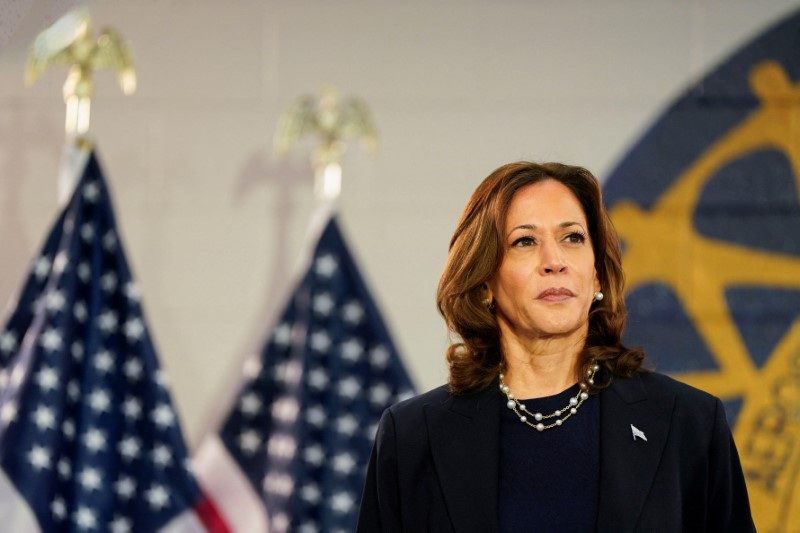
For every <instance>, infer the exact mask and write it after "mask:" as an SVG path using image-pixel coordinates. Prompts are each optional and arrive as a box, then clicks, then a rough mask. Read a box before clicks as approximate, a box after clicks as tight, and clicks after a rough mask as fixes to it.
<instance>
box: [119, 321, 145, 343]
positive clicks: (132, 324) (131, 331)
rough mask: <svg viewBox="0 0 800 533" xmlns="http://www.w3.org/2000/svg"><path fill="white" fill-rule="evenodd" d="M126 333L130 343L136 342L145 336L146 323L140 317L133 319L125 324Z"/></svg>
mask: <svg viewBox="0 0 800 533" xmlns="http://www.w3.org/2000/svg"><path fill="white" fill-rule="evenodd" d="M124 331H125V337H126V338H127V339H128V342H136V341H138V340H140V339H141V338H142V335H143V334H144V322H142V319H141V318H139V317H136V318H132V319H130V320H128V321H127V322H125V326H124Z"/></svg>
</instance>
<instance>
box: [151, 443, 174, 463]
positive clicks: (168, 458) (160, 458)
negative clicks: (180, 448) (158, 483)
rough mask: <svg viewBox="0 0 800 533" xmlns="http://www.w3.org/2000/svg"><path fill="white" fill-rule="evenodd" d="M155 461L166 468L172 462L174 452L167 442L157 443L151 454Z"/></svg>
mask: <svg viewBox="0 0 800 533" xmlns="http://www.w3.org/2000/svg"><path fill="white" fill-rule="evenodd" d="M150 458H151V459H152V460H153V463H154V464H155V465H156V466H158V467H161V468H166V467H168V466H169V465H171V464H172V452H171V451H170V449H169V447H168V446H166V445H165V444H157V445H156V446H155V447H154V448H153V451H152V452H151V454H150Z"/></svg>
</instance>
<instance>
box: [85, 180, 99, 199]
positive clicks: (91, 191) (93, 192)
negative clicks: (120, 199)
mask: <svg viewBox="0 0 800 533" xmlns="http://www.w3.org/2000/svg"><path fill="white" fill-rule="evenodd" d="M82 192H83V197H84V198H85V199H86V201H87V202H89V203H94V202H96V201H97V199H98V198H99V197H100V186H99V185H98V184H97V182H95V181H93V182H90V183H87V184H86V185H84V186H83V191H82Z"/></svg>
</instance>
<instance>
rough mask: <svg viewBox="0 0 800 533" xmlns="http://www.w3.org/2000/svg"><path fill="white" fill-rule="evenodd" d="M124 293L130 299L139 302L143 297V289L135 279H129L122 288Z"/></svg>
mask: <svg viewBox="0 0 800 533" xmlns="http://www.w3.org/2000/svg"><path fill="white" fill-rule="evenodd" d="M122 293H123V294H124V295H125V297H126V298H127V299H128V300H130V301H132V302H138V301H139V300H141V298H142V293H141V290H140V289H139V285H137V284H136V282H135V281H129V282H128V283H126V284H125V286H124V287H123V288H122Z"/></svg>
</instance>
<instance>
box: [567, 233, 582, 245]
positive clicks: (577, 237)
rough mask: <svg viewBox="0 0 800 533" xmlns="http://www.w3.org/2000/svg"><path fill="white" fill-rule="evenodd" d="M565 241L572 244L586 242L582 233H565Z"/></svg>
mask: <svg viewBox="0 0 800 533" xmlns="http://www.w3.org/2000/svg"><path fill="white" fill-rule="evenodd" d="M567 241H568V242H570V243H572V244H582V243H584V242H586V236H585V235H584V234H583V233H577V232H576V233H570V234H569V235H567Z"/></svg>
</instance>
